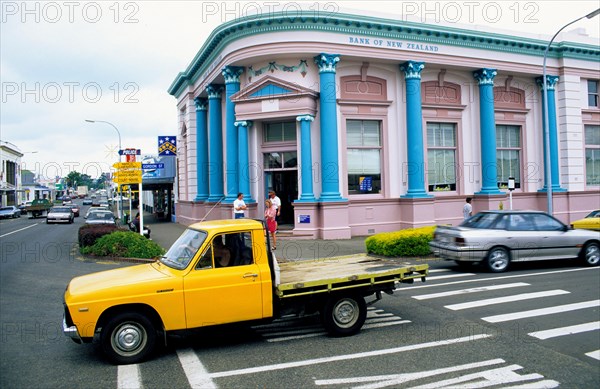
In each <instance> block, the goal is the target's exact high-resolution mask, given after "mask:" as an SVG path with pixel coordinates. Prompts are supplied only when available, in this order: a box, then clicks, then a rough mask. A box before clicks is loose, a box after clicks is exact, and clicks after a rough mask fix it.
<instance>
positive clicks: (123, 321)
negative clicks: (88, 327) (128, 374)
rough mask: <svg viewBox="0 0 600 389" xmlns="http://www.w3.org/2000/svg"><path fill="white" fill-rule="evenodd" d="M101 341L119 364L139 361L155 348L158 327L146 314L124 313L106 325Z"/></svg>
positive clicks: (103, 346)
mask: <svg viewBox="0 0 600 389" xmlns="http://www.w3.org/2000/svg"><path fill="white" fill-rule="evenodd" d="M100 343H101V346H102V350H103V351H104V353H105V354H106V356H107V357H108V358H109V359H110V360H111V361H112V362H114V363H116V364H119V365H127V364H130V363H137V362H140V361H142V360H144V359H145V358H146V357H148V356H149V355H150V353H151V352H152V351H153V350H154V345H155V344H156V329H155V328H154V325H153V324H152V322H151V321H150V320H148V318H147V317H146V316H144V315H141V314H139V313H123V314H120V315H117V316H115V317H113V318H112V319H111V320H110V321H109V322H108V324H107V325H106V326H104V328H103V329H102V333H101V337H100Z"/></svg>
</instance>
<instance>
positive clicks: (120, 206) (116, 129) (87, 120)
mask: <svg viewBox="0 0 600 389" xmlns="http://www.w3.org/2000/svg"><path fill="white" fill-rule="evenodd" d="M85 121H86V122H88V123H105V124H108V125H110V126H111V127H112V128H114V129H115V131H116V132H117V135H119V162H121V150H123V149H122V147H121V133H120V132H119V129H118V128H117V126H115V125H114V124H112V123H111V122H107V121H104V120H90V119H85ZM121 202H122V196H121V185H119V202H118V203H117V217H118V218H119V220H121V208H122V204H121Z"/></svg>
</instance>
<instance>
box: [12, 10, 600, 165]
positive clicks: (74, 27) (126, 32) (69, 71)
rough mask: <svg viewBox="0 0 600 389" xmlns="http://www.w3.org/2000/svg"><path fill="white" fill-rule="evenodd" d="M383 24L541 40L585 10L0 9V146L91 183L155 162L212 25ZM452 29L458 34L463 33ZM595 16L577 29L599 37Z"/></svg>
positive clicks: (28, 161)
mask: <svg viewBox="0 0 600 389" xmlns="http://www.w3.org/2000/svg"><path fill="white" fill-rule="evenodd" d="M367 4H368V10H369V11H371V12H373V11H374V12H376V13H380V14H381V15H383V16H385V17H388V18H396V19H404V20H421V21H424V22H425V21H427V22H431V23H436V22H437V23H445V24H447V25H457V26H458V27H464V26H465V25H467V26H469V27H471V26H473V25H480V26H483V27H484V28H494V29H504V30H509V31H514V32H518V33H529V34H534V35H540V36H538V38H541V39H549V38H550V37H551V36H552V35H553V34H554V33H555V32H556V30H557V29H558V28H560V27H562V26H563V25H564V24H566V23H568V22H570V21H572V20H574V19H576V18H578V17H580V16H583V15H585V14H587V13H589V12H591V11H593V10H594V9H596V8H597V7H598V2H597V1H595V0H591V1H554V0H550V1H516V0H515V1H512V0H511V1H495V2H493V1H466V0H465V1H450V2H448V1H397V0H396V1H369V2H367V1H323V2H318V1H307V2H293V3H291V2H283V1H279V2H278V1H252V2H247V1H236V2H233V1H227V2H224V1H179V2H177V1H119V2H117V1H95V2H80V1H52V2H44V1H29V2H24V1H20V0H19V1H4V0H2V1H1V18H2V20H1V30H0V79H1V85H2V96H1V99H2V100H1V102H0V104H1V110H0V125H1V127H0V139H1V140H2V141H8V142H11V143H13V144H15V145H17V146H18V147H19V149H20V150H21V151H22V152H24V153H25V156H24V157H23V159H22V161H23V164H22V167H23V168H26V169H29V170H34V171H36V172H37V173H41V174H43V175H46V176H50V177H54V176H56V175H59V176H64V175H67V174H68V173H69V172H70V171H72V170H76V171H79V172H83V173H87V174H90V175H91V176H93V177H96V176H98V175H99V173H100V170H103V171H108V169H109V167H110V166H111V165H112V163H113V162H115V161H116V160H117V159H118V157H117V155H116V150H118V146H119V138H118V134H117V131H115V129H114V128H113V127H112V126H111V125H110V124H106V123H87V122H85V120H86V119H92V120H101V121H107V122H110V123H112V124H113V125H114V126H116V127H117V129H118V131H119V133H120V135H121V144H122V147H123V148H137V149H141V151H142V153H143V154H156V153H157V137H158V136H159V135H175V134H176V133H177V110H176V106H175V99H174V98H173V97H172V96H170V95H169V94H168V93H167V88H168V87H169V85H170V84H171V82H172V81H173V79H174V78H175V76H176V75H177V73H178V72H180V71H183V70H184V69H185V68H186V67H187V66H188V64H189V63H190V61H191V60H192V58H193V57H194V55H195V54H196V53H197V51H198V50H199V48H200V47H201V46H202V44H203V43H204V42H205V40H206V38H207V37H208V35H209V34H210V32H211V31H212V30H213V29H214V28H215V27H217V26H218V25H219V24H221V23H224V22H226V21H229V20H232V19H234V18H236V17H239V16H246V15H253V14H256V12H257V9H258V7H263V9H267V10H268V9H275V10H285V9H296V8H297V7H302V8H303V9H304V10H308V11H313V12H316V11H319V12H336V11H350V12H356V10H360V11H362V12H361V13H365V10H364V8H365V7H366V6H367ZM459 24H460V25H459ZM599 26H600V16H599V17H596V18H595V20H593V21H588V20H584V21H580V22H578V23H577V24H576V25H574V26H572V28H576V27H583V28H585V29H586V30H587V33H588V34H590V35H592V36H595V37H598V36H600V31H599V30H600V27H599Z"/></svg>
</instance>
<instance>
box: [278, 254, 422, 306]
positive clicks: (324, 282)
mask: <svg viewBox="0 0 600 389" xmlns="http://www.w3.org/2000/svg"><path fill="white" fill-rule="evenodd" d="M279 267H280V277H281V283H280V284H279V285H278V286H277V295H278V296H279V297H282V298H283V297H292V296H301V295H306V294H314V293H324V292H331V291H334V290H341V289H350V288H358V287H364V286H369V285H377V284H383V283H390V282H402V281H407V280H412V279H415V278H422V280H423V281H424V280H425V276H427V273H428V268H429V267H428V266H427V265H410V266H402V265H397V264H394V263H392V262H391V261H389V260H386V259H383V258H377V257H371V256H368V255H366V254H361V255H352V256H344V257H333V258H327V259H318V260H310V261H295V262H286V263H280V264H279ZM409 282H410V281H409Z"/></svg>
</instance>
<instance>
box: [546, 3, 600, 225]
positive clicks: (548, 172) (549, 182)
mask: <svg viewBox="0 0 600 389" xmlns="http://www.w3.org/2000/svg"><path fill="white" fill-rule="evenodd" d="M598 14H600V8H598V9H597V10H595V11H594V12H590V13H589V14H587V15H585V16H582V17H580V18H577V19H575V20H573V21H572V22H570V23H568V24H565V25H564V26H562V27H561V29H560V30H558V31H557V32H556V34H554V36H553V37H552V39H550V42H548V45H547V46H546V50H545V51H544V64H543V72H542V93H543V95H544V146H545V148H546V160H545V161H544V163H545V165H546V189H547V192H546V194H547V201H548V213H549V214H550V215H552V172H551V170H552V169H551V165H550V125H549V123H548V87H547V85H546V59H547V58H548V51H549V50H550V45H552V42H553V41H554V38H556V36H557V35H558V34H560V32H561V31H562V30H564V29H565V28H567V27H569V26H570V25H571V24H573V23H576V22H578V21H580V20H581V19H584V18H585V19H591V18H593V17H595V16H597V15H598Z"/></svg>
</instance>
